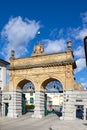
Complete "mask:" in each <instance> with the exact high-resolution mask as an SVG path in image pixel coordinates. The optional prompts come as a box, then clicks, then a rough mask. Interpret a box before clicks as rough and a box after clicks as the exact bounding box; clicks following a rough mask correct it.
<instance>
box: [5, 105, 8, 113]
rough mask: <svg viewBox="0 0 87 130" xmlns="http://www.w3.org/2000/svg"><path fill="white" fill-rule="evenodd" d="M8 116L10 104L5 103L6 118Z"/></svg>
mask: <svg viewBox="0 0 87 130" xmlns="http://www.w3.org/2000/svg"><path fill="white" fill-rule="evenodd" d="M7 114H8V103H5V116H7Z"/></svg>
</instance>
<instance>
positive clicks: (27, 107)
mask: <svg viewBox="0 0 87 130" xmlns="http://www.w3.org/2000/svg"><path fill="white" fill-rule="evenodd" d="M34 108H35V106H34V105H28V104H27V105H26V109H34Z"/></svg>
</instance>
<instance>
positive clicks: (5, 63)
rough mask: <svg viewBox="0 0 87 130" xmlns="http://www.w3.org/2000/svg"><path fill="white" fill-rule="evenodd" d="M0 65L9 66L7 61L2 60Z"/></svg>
mask: <svg viewBox="0 0 87 130" xmlns="http://www.w3.org/2000/svg"><path fill="white" fill-rule="evenodd" d="M0 63H2V64H4V65H9V64H10V63H9V62H7V61H5V60H3V59H0Z"/></svg>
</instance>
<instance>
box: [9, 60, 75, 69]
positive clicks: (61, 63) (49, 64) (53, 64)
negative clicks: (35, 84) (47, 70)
mask: <svg viewBox="0 0 87 130" xmlns="http://www.w3.org/2000/svg"><path fill="white" fill-rule="evenodd" d="M72 64H73V65H74V66H75V63H74V61H73V60H69V61H63V62H55V63H54V62H53V63H43V64H34V65H33V64H32V65H24V66H10V68H9V70H15V69H16V70H18V69H27V68H34V67H49V66H50V67H51V66H61V65H72Z"/></svg>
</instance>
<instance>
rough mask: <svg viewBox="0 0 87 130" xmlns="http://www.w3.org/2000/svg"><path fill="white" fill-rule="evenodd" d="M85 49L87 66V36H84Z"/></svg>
mask: <svg viewBox="0 0 87 130" xmlns="http://www.w3.org/2000/svg"><path fill="white" fill-rule="evenodd" d="M84 49H85V58H86V66H87V36H86V37H85V38H84Z"/></svg>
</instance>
